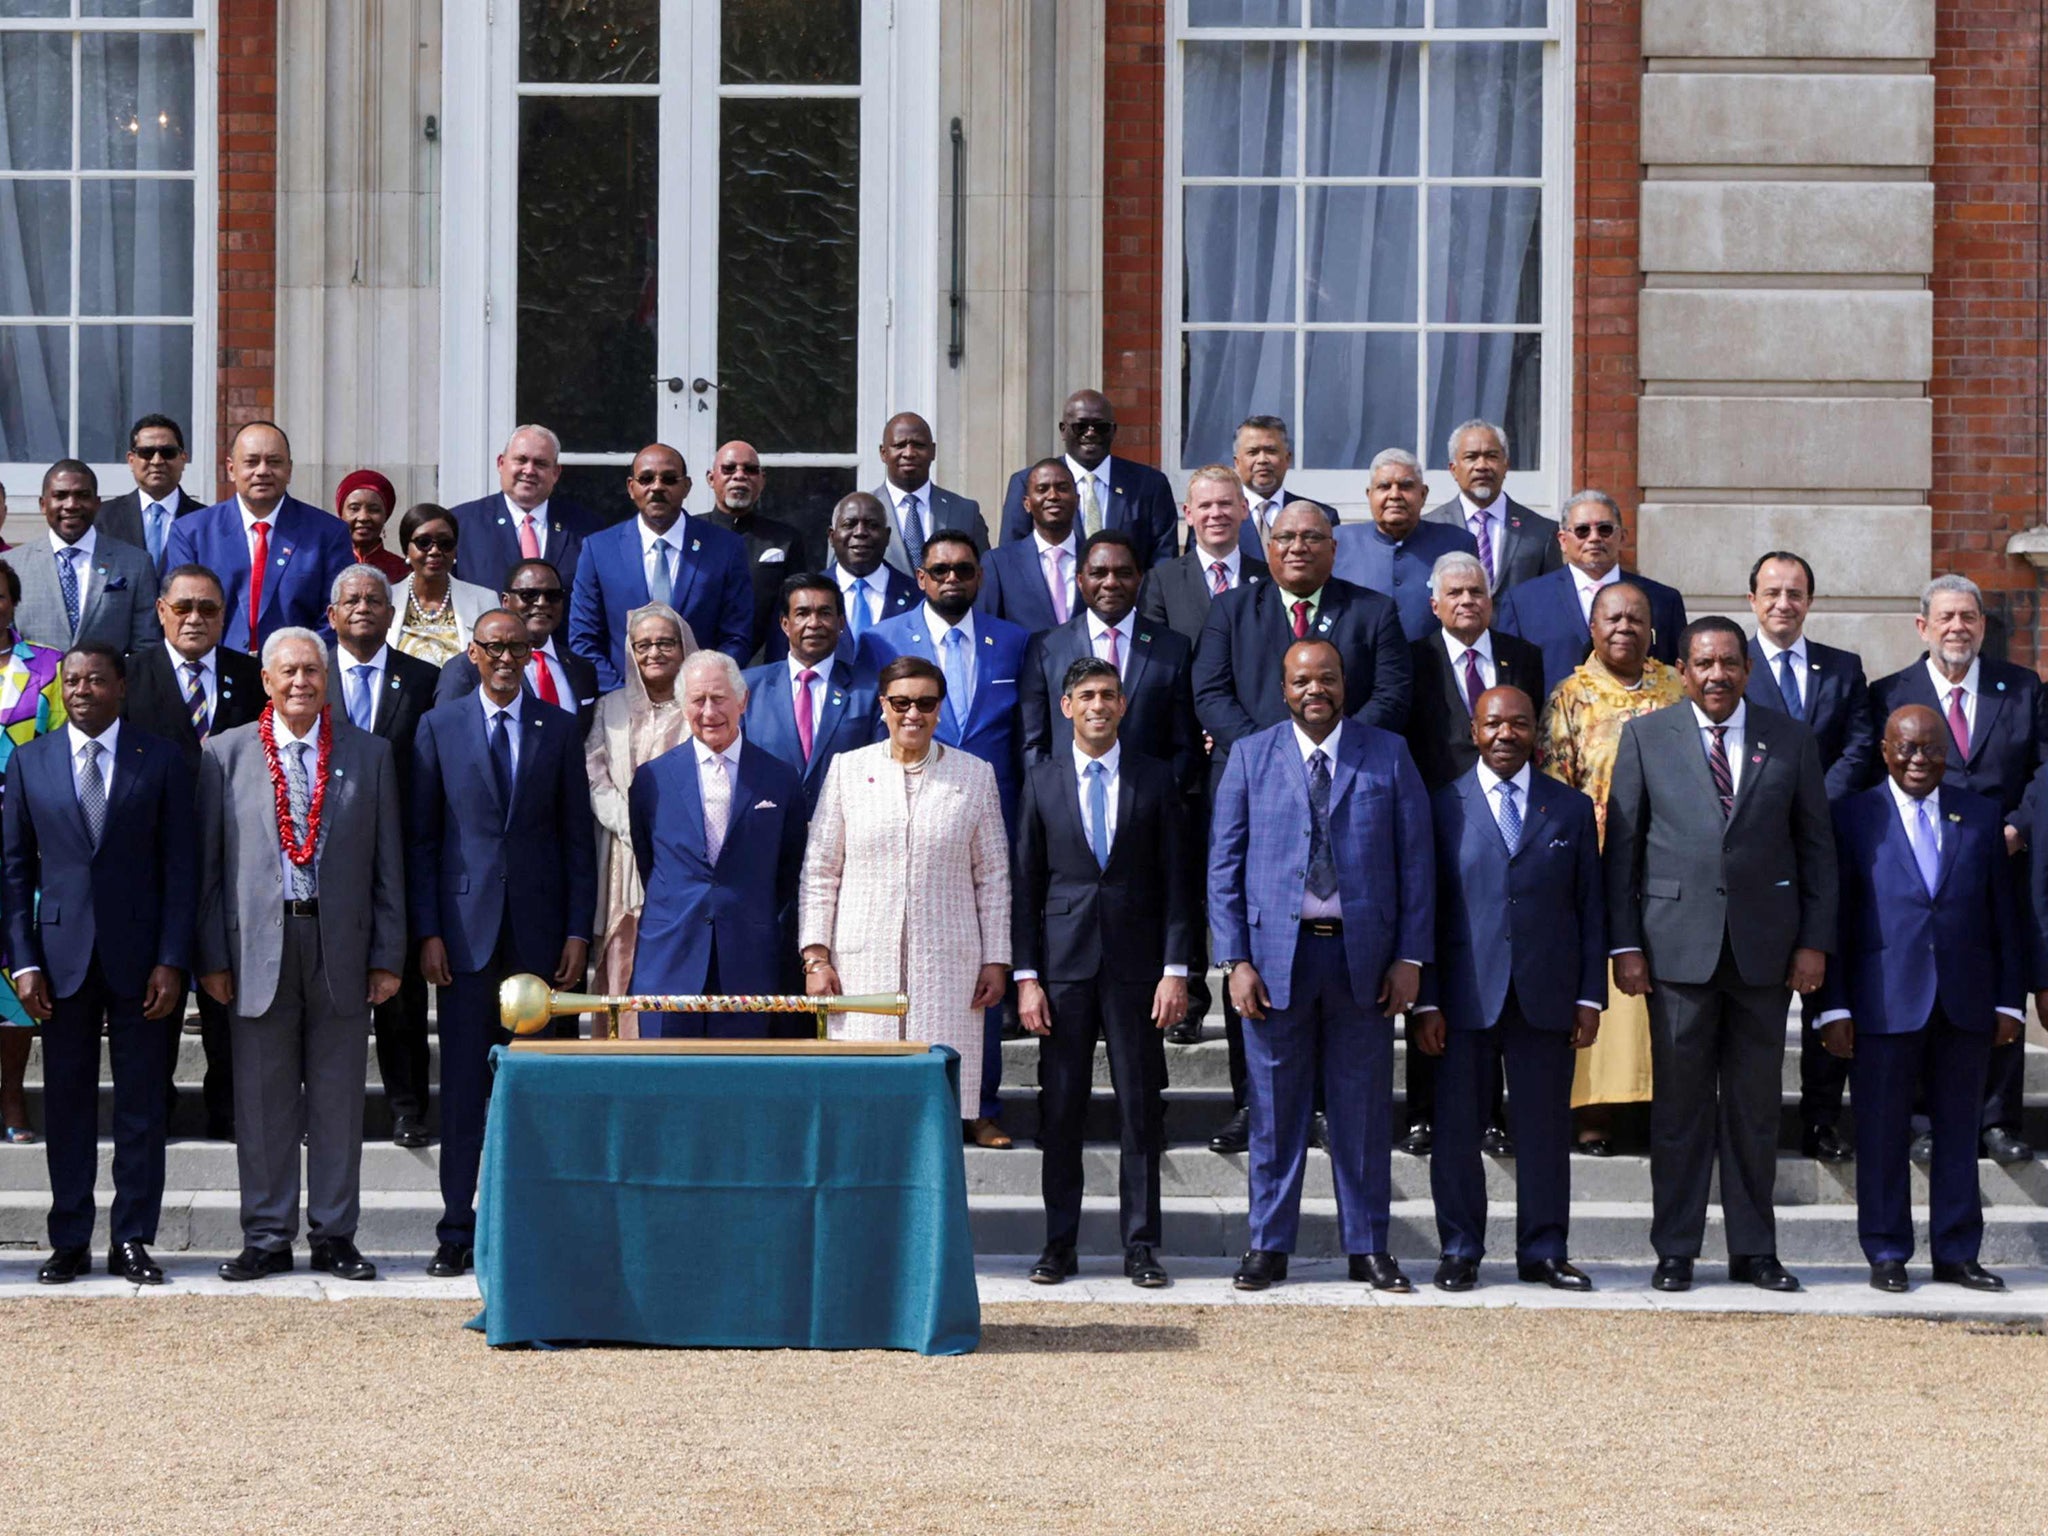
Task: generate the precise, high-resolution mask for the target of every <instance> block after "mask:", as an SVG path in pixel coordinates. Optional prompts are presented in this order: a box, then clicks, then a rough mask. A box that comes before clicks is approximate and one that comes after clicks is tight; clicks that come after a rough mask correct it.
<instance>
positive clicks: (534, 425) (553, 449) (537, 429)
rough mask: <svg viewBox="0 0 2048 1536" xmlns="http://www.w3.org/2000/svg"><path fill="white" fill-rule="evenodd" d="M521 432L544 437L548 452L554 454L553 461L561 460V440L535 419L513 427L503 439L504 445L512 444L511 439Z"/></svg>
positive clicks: (558, 461) (508, 446)
mask: <svg viewBox="0 0 2048 1536" xmlns="http://www.w3.org/2000/svg"><path fill="white" fill-rule="evenodd" d="M522 432H531V433H533V434H534V435H535V436H536V437H541V438H544V439H546V440H547V445H548V452H549V453H551V454H553V455H554V458H555V462H556V463H557V464H559V463H561V462H562V440H561V439H560V438H559V437H557V436H555V434H554V433H553V432H551V431H550V430H549V429H548V428H546V427H544V426H542V425H541V424H540V423H539V422H537V421H529V422H528V423H527V424H526V425H525V426H523V427H514V428H513V429H512V431H511V433H510V434H509V435H508V436H507V437H506V439H505V446H506V447H507V448H510V447H511V446H512V439H513V438H515V437H517V436H518V435H519V434H520V433H522Z"/></svg>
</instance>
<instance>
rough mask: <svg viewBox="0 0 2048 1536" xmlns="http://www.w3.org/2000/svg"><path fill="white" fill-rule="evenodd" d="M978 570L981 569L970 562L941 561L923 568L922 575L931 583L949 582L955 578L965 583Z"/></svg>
mask: <svg viewBox="0 0 2048 1536" xmlns="http://www.w3.org/2000/svg"><path fill="white" fill-rule="evenodd" d="M980 569H981V567H980V566H978V565H976V564H975V563H974V562H973V561H972V560H954V561H945V560H941V561H940V562H939V563H938V564H937V565H927V566H926V567H925V568H924V573H925V575H927V576H929V577H931V579H932V580H933V581H951V580H953V579H955V578H956V577H957V578H958V579H959V580H961V581H966V580H969V579H970V578H971V577H973V575H974V574H975V573H976V572H977V571H979V570H980Z"/></svg>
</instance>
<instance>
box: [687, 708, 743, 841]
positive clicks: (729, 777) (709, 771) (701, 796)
mask: <svg viewBox="0 0 2048 1536" xmlns="http://www.w3.org/2000/svg"><path fill="white" fill-rule="evenodd" d="M744 745H746V741H745V738H744V737H742V736H741V735H740V734H739V733H738V732H737V731H735V732H734V733H733V738H732V740H731V741H730V742H728V743H727V744H726V748H725V750H724V751H723V752H714V751H713V750H712V749H711V748H710V747H708V746H706V745H705V744H704V743H703V742H702V741H701V740H699V739H698V738H697V737H695V736H692V737H691V738H690V751H691V753H692V754H693V755H694V756H695V757H696V759H697V804H698V806H699V807H700V808H701V807H703V806H706V805H709V804H710V803H711V796H710V793H709V791H708V790H707V789H706V787H705V786H706V785H707V784H708V783H709V782H710V779H711V776H712V775H713V774H714V773H716V774H720V775H722V776H723V779H724V783H723V786H722V787H723V788H724V790H725V830H724V831H723V832H721V833H720V834H719V838H718V852H719V853H723V852H724V851H725V845H726V844H727V843H728V842H730V841H731V840H732V824H733V820H734V818H735V817H737V816H738V815H739V813H740V810H741V806H740V803H739V800H738V798H737V797H738V793H739V783H740V748H741V747H742V746H744ZM705 839H706V847H705V852H706V853H707V854H711V849H710V847H709V840H710V828H709V826H707V827H706V828H705ZM711 856H712V857H714V858H715V857H716V856H717V855H716V854H712V855H711Z"/></svg>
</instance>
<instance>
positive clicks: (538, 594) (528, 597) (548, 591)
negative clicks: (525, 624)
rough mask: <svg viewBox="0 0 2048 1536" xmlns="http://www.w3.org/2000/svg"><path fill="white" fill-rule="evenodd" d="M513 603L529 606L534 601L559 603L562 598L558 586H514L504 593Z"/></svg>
mask: <svg viewBox="0 0 2048 1536" xmlns="http://www.w3.org/2000/svg"><path fill="white" fill-rule="evenodd" d="M505 595H506V596H507V597H509V598H511V599H512V601H513V602H515V603H523V604H527V605H529V606H531V605H532V604H534V603H559V602H560V601H561V600H562V589H561V588H560V587H514V588H513V589H512V590H511V591H510V592H507V593H506V594H505Z"/></svg>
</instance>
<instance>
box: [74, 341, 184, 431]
mask: <svg viewBox="0 0 2048 1536" xmlns="http://www.w3.org/2000/svg"><path fill="white" fill-rule="evenodd" d="M149 411H162V412H163V413H164V414H165V415H166V416H169V417H171V418H172V419H173V420H176V421H190V420H191V419H192V327H191V326H189V325H85V326H80V327H79V330H78V457H80V458H81V459H84V460H85V461H86V462H87V463H88V464H113V463H118V462H120V459H121V457H122V455H123V454H125V453H126V452H127V451H128V427H129V424H130V423H131V422H133V421H134V420H135V418H136V417H138V416H141V415H143V414H145V413H147V412H149Z"/></svg>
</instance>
